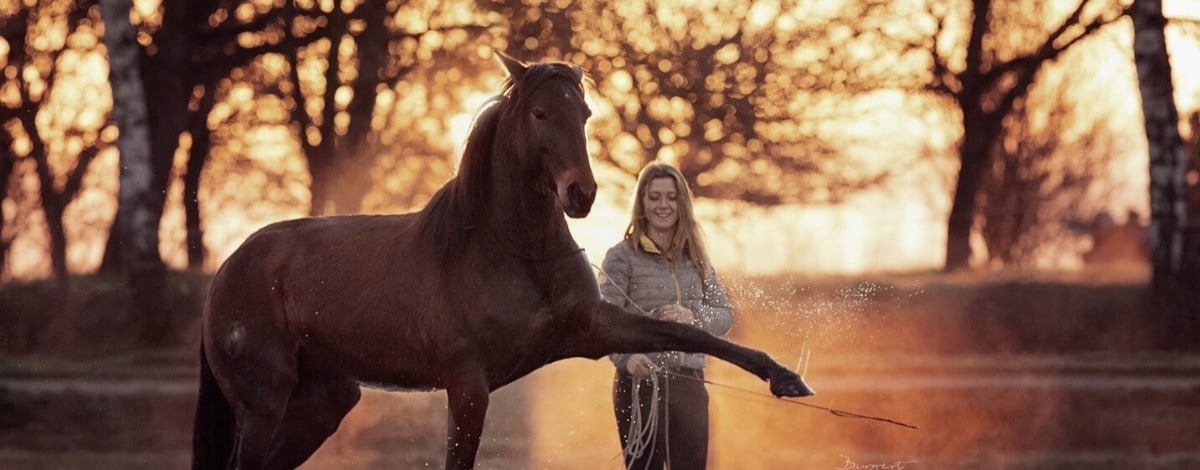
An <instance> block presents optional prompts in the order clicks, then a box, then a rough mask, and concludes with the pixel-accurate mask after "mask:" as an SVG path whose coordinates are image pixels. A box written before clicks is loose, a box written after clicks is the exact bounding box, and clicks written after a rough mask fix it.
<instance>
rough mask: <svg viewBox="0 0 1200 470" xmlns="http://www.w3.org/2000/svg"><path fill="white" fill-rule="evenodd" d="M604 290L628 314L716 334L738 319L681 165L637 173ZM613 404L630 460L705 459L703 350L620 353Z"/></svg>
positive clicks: (674, 464) (682, 462) (639, 463)
mask: <svg viewBox="0 0 1200 470" xmlns="http://www.w3.org/2000/svg"><path fill="white" fill-rule="evenodd" d="M600 289H601V292H602V293H603V295H604V298H605V299H606V300H608V301H609V302H612V303H614V304H617V305H621V306H624V307H625V309H626V310H629V311H630V312H635V313H640V314H642V315H647V316H652V317H655V318H658V319H661V320H667V321H674V322H679V323H687V324H689V325H693V326H695V327H697V328H701V329H703V330H705V331H707V332H709V333H711V334H713V335H717V336H720V335H724V334H725V333H726V332H728V331H729V328H730V327H731V326H732V324H733V309H732V308H731V307H730V305H729V299H728V297H727V296H726V294H725V288H724V287H723V286H722V285H721V283H720V281H718V280H717V276H716V273H715V272H714V271H713V268H712V266H711V264H710V263H709V260H708V256H707V253H706V252H705V251H704V245H703V243H702V242H701V240H700V233H699V228H698V227H697V226H696V221H695V219H694V218H693V214H692V199H691V193H690V190H689V189H688V185H687V183H686V182H685V181H684V179H683V175H682V174H680V173H679V170H677V169H675V168H674V167H672V166H671V165H668V164H665V163H657V162H655V163H651V164H649V165H647V166H646V167H645V168H644V169H642V172H641V174H640V175H639V176H638V183H637V192H636V196H635V198H634V203H633V216H632V220H630V222H629V227H628V228H627V229H626V230H625V238H624V239H623V240H622V241H621V242H620V243H617V244H616V246H613V247H612V248H610V249H609V250H608V253H607V254H606V255H605V257H604V264H603V267H602V273H601V281H600ZM611 359H612V361H613V364H614V365H616V368H617V374H616V378H615V379H614V386H613V405H614V407H615V409H616V415H617V428H618V430H619V431H620V433H621V446H622V448H623V449H625V452H624V454H625V467H626V468H629V469H638V470H641V469H662V468H664V467H669V468H672V469H689V470H690V469H702V468H705V465H706V463H707V460H708V392H707V391H706V390H705V388H704V382H703V379H704V356H703V355H702V354H688V353H681V352H678V351H673V352H662V353H651V354H614V355H612V356H611Z"/></svg>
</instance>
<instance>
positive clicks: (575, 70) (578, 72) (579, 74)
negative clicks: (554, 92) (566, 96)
mask: <svg viewBox="0 0 1200 470" xmlns="http://www.w3.org/2000/svg"><path fill="white" fill-rule="evenodd" d="M571 73H572V74H573V75H574V76H575V80H577V81H580V82H582V81H583V67H580V66H578V65H576V66H574V67H571Z"/></svg>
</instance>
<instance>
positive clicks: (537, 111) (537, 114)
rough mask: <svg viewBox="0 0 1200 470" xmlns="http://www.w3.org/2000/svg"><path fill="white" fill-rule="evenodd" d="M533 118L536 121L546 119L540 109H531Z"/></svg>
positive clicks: (544, 113)
mask: <svg viewBox="0 0 1200 470" xmlns="http://www.w3.org/2000/svg"><path fill="white" fill-rule="evenodd" d="M533 117H534V118H537V119H538V120H542V119H546V112H545V111H542V108H533Z"/></svg>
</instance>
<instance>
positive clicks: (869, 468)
mask: <svg viewBox="0 0 1200 470" xmlns="http://www.w3.org/2000/svg"><path fill="white" fill-rule="evenodd" d="M841 457H842V458H843V459H846V460H845V461H844V462H842V466H840V467H834V468H833V470H904V469H906V468H908V466H909V465H913V464H916V463H917V461H916V460H901V461H896V462H889V463H858V462H855V461H854V459H852V458H850V457H846V456H845V455H842V456H841Z"/></svg>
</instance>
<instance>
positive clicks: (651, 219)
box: [642, 177, 679, 236]
mask: <svg viewBox="0 0 1200 470" xmlns="http://www.w3.org/2000/svg"><path fill="white" fill-rule="evenodd" d="M642 215H643V216H644V217H645V218H646V228H647V229H648V231H650V232H651V233H654V232H657V233H660V234H666V235H668V236H669V235H673V234H674V233H675V225H676V224H677V223H678V222H679V189H678V188H677V187H676V185H675V179H674V178H671V177H661V178H654V179H652V180H650V184H648V185H646V193H645V194H644V195H643V196H642Z"/></svg>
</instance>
